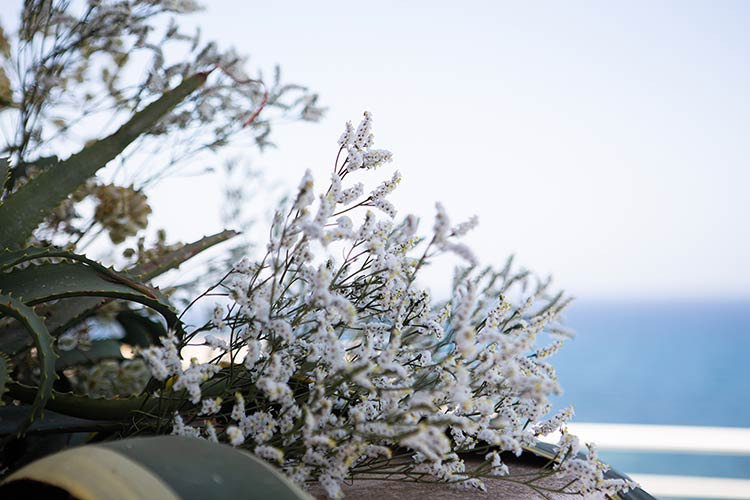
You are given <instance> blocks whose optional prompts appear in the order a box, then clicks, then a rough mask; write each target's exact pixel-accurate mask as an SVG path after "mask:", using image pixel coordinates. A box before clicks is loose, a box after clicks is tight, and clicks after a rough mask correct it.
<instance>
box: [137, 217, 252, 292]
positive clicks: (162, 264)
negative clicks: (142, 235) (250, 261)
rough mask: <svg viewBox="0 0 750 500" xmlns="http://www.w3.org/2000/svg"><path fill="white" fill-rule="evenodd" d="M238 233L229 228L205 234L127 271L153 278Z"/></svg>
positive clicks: (145, 277)
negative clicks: (209, 234)
mask: <svg viewBox="0 0 750 500" xmlns="http://www.w3.org/2000/svg"><path fill="white" fill-rule="evenodd" d="M238 234H240V233H238V232H237V231H232V230H230V229H227V230H224V231H221V232H220V233H216V234H212V235H211V236H204V237H203V238H201V239H200V240H198V241H194V242H192V243H188V244H186V245H184V246H182V247H180V248H178V249H177V250H173V251H171V252H167V253H165V254H164V255H162V256H160V257H158V258H156V259H154V260H152V261H149V262H146V263H144V264H138V265H136V266H133V267H132V268H130V269H128V270H127V272H128V274H130V275H131V276H135V277H137V278H139V279H141V280H144V281H147V280H151V279H153V278H155V277H157V276H159V275H160V274H164V273H165V272H167V271H169V270H171V269H174V268H176V267H179V266H180V265H181V264H182V263H183V262H185V261H186V260H188V259H192V258H193V257H195V256H196V255H198V254H199V253H201V252H203V251H204V250H207V249H209V248H211V247H213V246H215V245H218V244H219V243H223V242H225V241H227V240H228V239H230V238H234V237H235V236H237V235H238Z"/></svg>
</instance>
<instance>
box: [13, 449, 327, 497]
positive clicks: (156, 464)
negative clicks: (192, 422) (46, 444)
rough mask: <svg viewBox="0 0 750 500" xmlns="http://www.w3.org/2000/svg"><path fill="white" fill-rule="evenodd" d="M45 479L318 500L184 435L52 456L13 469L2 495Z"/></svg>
mask: <svg viewBox="0 0 750 500" xmlns="http://www.w3.org/2000/svg"><path fill="white" fill-rule="evenodd" d="M196 458H199V459H196ZM40 483H41V484H42V485H50V486H52V487H55V488H59V489H60V490H62V491H61V493H62V494H63V495H65V494H68V495H70V496H75V497H76V498H78V497H83V496H85V497H87V498H101V499H114V498H159V499H163V500H167V499H174V500H176V499H183V500H220V499H226V498H273V499H275V500H313V499H312V497H311V496H310V495H309V494H307V493H305V492H304V491H302V489H300V487H299V486H297V485H296V484H294V483H293V482H292V481H291V480H290V479H289V478H287V477H285V476H284V475H283V474H282V473H281V472H280V471H278V470H277V469H275V468H274V467H273V466H272V465H270V464H268V463H266V462H264V461H263V460H261V459H259V458H257V457H255V456H253V455H251V454H250V453H246V452H243V451H240V450H237V449H235V448H232V447H231V446H228V445H225V444H219V443H211V442H209V441H206V440H204V439H193V438H187V437H178V436H158V437H145V438H144V437H140V438H131V439H123V440H118V441H112V442H107V443H97V444H90V445H86V446H81V447H77V448H71V449H68V450H64V451H61V452H59V453H56V454H53V455H49V456H46V457H44V458H41V459H40V460H37V461H35V462H32V463H30V464H28V465H26V466H24V467H22V468H21V469H19V470H18V471H16V472H14V473H12V474H11V475H9V476H8V477H7V478H6V479H5V480H4V481H3V482H2V484H0V496H2V497H3V498H5V497H8V496H12V495H15V496H17V497H18V498H34V491H36V492H37V495H38V491H39V490H38V489H36V490H35V489H34V488H35V487H37V488H38V486H39V484H40ZM80 492H84V493H85V494H82V493H80ZM73 493H75V494H73ZM14 498H15V497H14Z"/></svg>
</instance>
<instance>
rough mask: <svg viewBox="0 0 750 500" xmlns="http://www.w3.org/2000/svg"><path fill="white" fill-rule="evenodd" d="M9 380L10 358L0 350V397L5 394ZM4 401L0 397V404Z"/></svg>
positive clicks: (0, 420)
mask: <svg viewBox="0 0 750 500" xmlns="http://www.w3.org/2000/svg"><path fill="white" fill-rule="evenodd" d="M8 382H10V358H8V356H6V355H5V354H4V353H2V352H0V398H2V397H3V395H4V394H5V391H6V388H7V386H8ZM4 404H5V403H4V402H3V400H2V399H0V406H3V405H4ZM1 422H2V419H0V423H1Z"/></svg>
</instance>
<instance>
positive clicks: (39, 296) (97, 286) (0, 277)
mask: <svg viewBox="0 0 750 500" xmlns="http://www.w3.org/2000/svg"><path fill="white" fill-rule="evenodd" d="M0 291H2V293H6V294H7V293H12V294H13V295H14V296H16V297H20V298H21V299H22V300H23V302H24V303H25V304H28V305H34V304H40V303H42V302H49V301H50V300H56V299H62V298H66V297H111V298H115V299H124V300H129V301H132V302H138V303H140V304H143V305H145V306H147V307H150V308H151V309H154V310H155V311H157V312H159V313H160V314H161V315H162V316H164V318H165V319H166V320H167V324H168V325H169V326H170V327H177V326H178V324H179V320H178V318H177V314H176V313H175V311H174V309H173V308H172V306H170V305H169V303H168V302H167V300H166V299H165V298H164V297H163V296H161V294H160V293H159V292H158V290H155V289H150V288H148V287H146V286H145V285H142V284H140V283H136V282H134V281H131V280H129V279H128V278H127V277H124V276H118V275H117V273H115V272H114V271H109V270H108V272H107V273H106V274H104V273H102V272H100V269H95V268H93V267H91V266H88V265H84V264H81V263H77V262H72V263H66V262H60V263H55V264H40V265H35V266H31V267H27V268H25V269H16V270H14V271H12V272H10V273H1V274H0Z"/></svg>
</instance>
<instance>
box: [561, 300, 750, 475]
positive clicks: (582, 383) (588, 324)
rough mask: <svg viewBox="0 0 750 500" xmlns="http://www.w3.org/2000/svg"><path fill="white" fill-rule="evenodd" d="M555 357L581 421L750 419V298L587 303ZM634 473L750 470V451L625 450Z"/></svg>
mask: <svg viewBox="0 0 750 500" xmlns="http://www.w3.org/2000/svg"><path fill="white" fill-rule="evenodd" d="M566 323H567V325H568V326H569V327H571V328H572V329H573V330H575V331H576V333H577V335H576V338H575V339H573V340H572V341H571V342H569V343H567V344H566V345H565V346H564V347H563V349H561V350H560V352H559V353H558V354H557V355H556V356H555V358H554V359H553V360H552V362H553V364H554V366H555V367H556V370H557V374H558V377H559V380H560V383H561V385H562V386H563V389H564V391H565V392H564V394H563V395H562V396H561V397H559V398H557V399H556V401H555V403H556V405H555V406H557V407H563V406H567V405H568V404H570V403H573V404H574V406H575V412H576V416H575V420H576V421H579V422H602V423H632V424H661V425H699V426H721V427H750V368H749V366H750V365H749V364H748V361H749V354H750V301H733V302H732V301H726V302H719V301H707V302H697V301H693V302H679V301H672V302H670V301H658V302H648V303H646V302H585V301H580V302H578V303H574V304H573V305H571V307H570V309H569V311H568V313H567V315H566ZM601 455H602V457H603V458H604V459H605V460H606V461H608V462H609V463H610V464H612V465H613V466H614V467H615V468H617V469H619V470H621V471H624V472H629V473H647V474H668V475H687V476H713V477H733V478H742V479H750V456H720V455H719V456H716V455H691V454H675V453H630V452H628V453H626V452H616V451H604V452H602V453H601Z"/></svg>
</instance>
